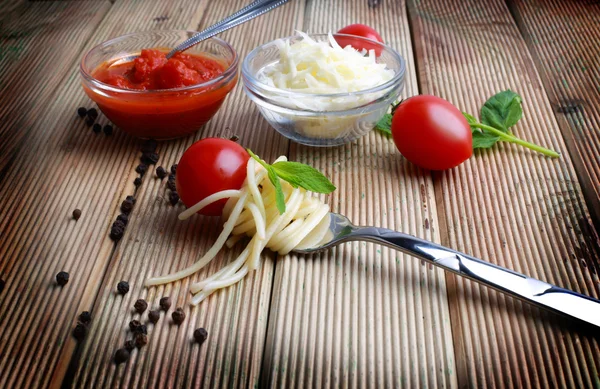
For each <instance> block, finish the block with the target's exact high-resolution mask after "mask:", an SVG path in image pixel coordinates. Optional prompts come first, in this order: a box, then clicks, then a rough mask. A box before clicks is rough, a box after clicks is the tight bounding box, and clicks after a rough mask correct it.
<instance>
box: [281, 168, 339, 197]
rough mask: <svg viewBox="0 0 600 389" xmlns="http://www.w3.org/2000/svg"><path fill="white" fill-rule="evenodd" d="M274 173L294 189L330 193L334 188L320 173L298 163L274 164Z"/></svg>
mask: <svg viewBox="0 0 600 389" xmlns="http://www.w3.org/2000/svg"><path fill="white" fill-rule="evenodd" d="M272 166H273V169H274V170H275V173H276V174H277V175H278V176H279V177H280V178H281V179H282V180H285V181H287V182H289V183H290V184H291V185H292V186H294V187H298V186H299V187H301V188H304V189H306V190H309V191H311V192H315V193H331V192H333V191H334V190H335V186H334V185H333V184H332V183H331V181H329V179H328V178H327V177H325V176H324V175H323V174H322V173H321V172H320V171H318V170H317V169H315V168H314V167H312V166H308V165H305V164H303V163H299V162H289V161H282V162H275V163H274V164H273V165H272Z"/></svg>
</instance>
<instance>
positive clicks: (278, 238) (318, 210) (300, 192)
mask: <svg viewBox="0 0 600 389" xmlns="http://www.w3.org/2000/svg"><path fill="white" fill-rule="evenodd" d="M286 160H287V159H286V158H285V157H280V158H278V159H277V161H276V162H279V161H286ZM246 172H247V176H246V180H245V181H244V184H243V185H242V187H241V189H239V190H225V191H221V192H217V193H215V194H213V195H211V196H208V197H206V198H205V199H203V200H202V201H200V202H198V203H197V204H195V205H194V206H192V207H190V208H188V209H187V210H186V211H184V212H182V213H181V214H180V215H179V219H181V220H185V219H187V218H188V217H190V216H192V215H193V214H195V213H196V212H198V211H199V210H201V209H202V208H204V207H206V206H208V205H210V204H212V203H214V202H216V201H219V200H222V199H228V201H227V203H226V204H225V207H224V209H223V217H224V219H225V223H224V225H223V231H222V232H221V234H220V235H219V237H218V238H217V240H216V242H215V243H214V244H213V246H212V247H211V248H210V249H209V250H208V252H206V254H204V256H202V258H200V259H199V260H198V261H197V262H196V263H194V264H193V265H192V266H190V267H188V268H186V269H183V270H180V271H178V272H176V273H172V274H169V275H165V276H160V277H154V278H150V279H149V280H147V281H146V286H152V285H161V284H166V283H169V282H173V281H177V280H180V279H182V278H185V277H188V276H190V275H192V274H194V273H196V272H197V271H199V270H200V269H202V268H203V267H205V266H206V265H207V264H208V263H209V262H210V261H211V260H212V259H213V258H214V257H215V256H216V255H217V253H218V252H219V250H221V248H223V246H224V245H227V246H228V247H232V246H233V245H234V244H235V243H237V242H238V241H239V240H240V239H242V238H244V237H245V236H247V237H250V242H249V243H248V244H247V246H246V248H245V249H244V250H243V251H242V253H241V254H240V255H238V257H237V258H236V259H234V260H233V261H232V262H231V263H229V264H228V265H227V266H225V267H223V268H222V269H220V270H219V271H217V272H216V273H214V274H213V275H211V276H210V277H208V278H206V279H204V280H202V281H200V282H196V283H194V284H193V285H192V286H191V288H190V291H191V292H192V293H193V294H194V296H193V297H192V300H191V304H192V305H197V304H198V303H200V302H201V301H203V300H204V299H205V298H207V297H208V296H210V295H211V294H212V293H213V292H215V291H216V290H218V289H220V288H225V287H227V286H230V285H233V284H235V283H236V282H238V281H240V280H241V279H242V278H244V277H245V276H246V275H247V274H248V273H249V272H251V271H252V270H255V269H257V268H258V266H260V253H261V252H262V250H263V249H264V248H265V247H266V248H269V249H271V250H273V251H275V252H278V253H279V254H287V253H289V252H290V251H292V250H293V249H305V248H310V247H315V246H318V245H320V244H321V243H322V242H323V241H324V240H326V239H327V232H328V231H329V206H328V205H327V204H324V203H323V202H322V201H321V200H319V199H318V198H316V197H312V196H311V195H310V193H309V192H307V191H306V190H305V189H303V188H299V187H298V188H294V187H292V186H291V185H290V184H289V183H287V182H285V181H283V180H280V182H281V187H282V189H283V193H284V198H285V212H283V213H282V214H280V213H279V210H278V209H277V206H276V202H275V187H274V186H273V184H272V183H271V181H270V180H269V179H268V177H267V171H266V169H265V168H264V167H262V166H261V165H260V164H257V163H256V162H255V161H254V159H252V158H250V159H249V160H248V163H247V165H246Z"/></svg>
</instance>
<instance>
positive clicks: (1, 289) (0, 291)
mask: <svg viewBox="0 0 600 389" xmlns="http://www.w3.org/2000/svg"><path fill="white" fill-rule="evenodd" d="M4 285H5V282H4V280H1V279H0V293H2V291H3V290H4ZM155 323H156V322H155Z"/></svg>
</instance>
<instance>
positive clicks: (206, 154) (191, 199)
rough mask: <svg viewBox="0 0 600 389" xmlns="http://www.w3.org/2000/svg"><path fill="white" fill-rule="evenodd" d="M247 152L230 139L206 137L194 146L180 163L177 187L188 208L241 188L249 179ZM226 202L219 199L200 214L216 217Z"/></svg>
mask: <svg viewBox="0 0 600 389" xmlns="http://www.w3.org/2000/svg"><path fill="white" fill-rule="evenodd" d="M248 158H250V156H249V155H248V152H247V151H246V150H245V149H244V148H243V147H242V146H240V145H239V144H237V143H235V142H233V141H230V140H228V139H221V138H206V139H201V140H199V141H198V142H196V143H194V144H193V145H191V146H190V147H189V148H188V149H187V150H186V151H185V153H183V156H182V157H181V159H180V160H179V164H178V165H177V174H176V176H175V184H176V186H177V192H178V193H179V196H180V197H181V200H182V201H183V203H184V204H185V206H186V207H191V206H192V205H194V204H196V203H198V202H199V201H201V200H203V199H204V198H206V197H208V196H210V195H211V194H213V193H216V192H220V191H222V190H227V189H240V188H241V187H242V184H243V183H244V180H245V179H246V164H247V162H248ZM226 202H227V200H220V201H218V202H216V203H213V204H211V205H209V206H208V207H205V208H203V209H202V210H200V211H199V212H198V213H200V214H202V215H209V216H217V215H220V214H221V212H222V211H223V206H225V203H226Z"/></svg>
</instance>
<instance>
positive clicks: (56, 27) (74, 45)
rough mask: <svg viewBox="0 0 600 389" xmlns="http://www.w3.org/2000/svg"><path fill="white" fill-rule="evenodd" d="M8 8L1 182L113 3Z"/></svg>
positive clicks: (0, 29) (0, 107)
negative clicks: (58, 86) (33, 122)
mask: <svg viewBox="0 0 600 389" xmlns="http://www.w3.org/2000/svg"><path fill="white" fill-rule="evenodd" d="M4 6H6V7H7V9H6V10H5V11H0V15H1V19H0V23H1V24H0V117H2V118H3V120H2V123H0V150H1V151H2V152H1V153H0V180H2V178H3V177H4V176H5V174H6V170H7V166H8V164H9V163H10V162H11V161H13V158H14V155H15V153H16V152H17V150H19V148H20V147H23V145H24V143H25V142H26V139H27V134H28V133H29V130H30V129H31V124H32V120H33V118H34V117H36V116H37V115H39V114H40V113H41V112H43V109H44V107H45V104H46V103H47V101H48V99H49V98H50V97H51V96H53V95H54V94H55V92H56V87H57V85H58V84H59V83H60V82H61V81H62V80H63V78H64V77H65V75H66V74H67V72H68V71H69V70H71V68H72V65H73V62H74V61H75V60H77V59H78V58H77V55H78V54H79V52H80V50H81V48H82V46H83V44H84V43H85V42H86V40H87V38H88V37H89V35H90V33H91V32H92V31H93V29H94V27H95V26H96V25H97V24H98V23H99V22H100V20H101V19H102V17H103V15H104V14H105V13H106V10H107V9H108V7H109V6H110V3H109V2H108V0H106V1H95V2H89V3H81V2H78V1H46V2H35V3H31V2H14V3H11V6H8V5H4ZM14 129H18V131H15V130H14Z"/></svg>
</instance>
